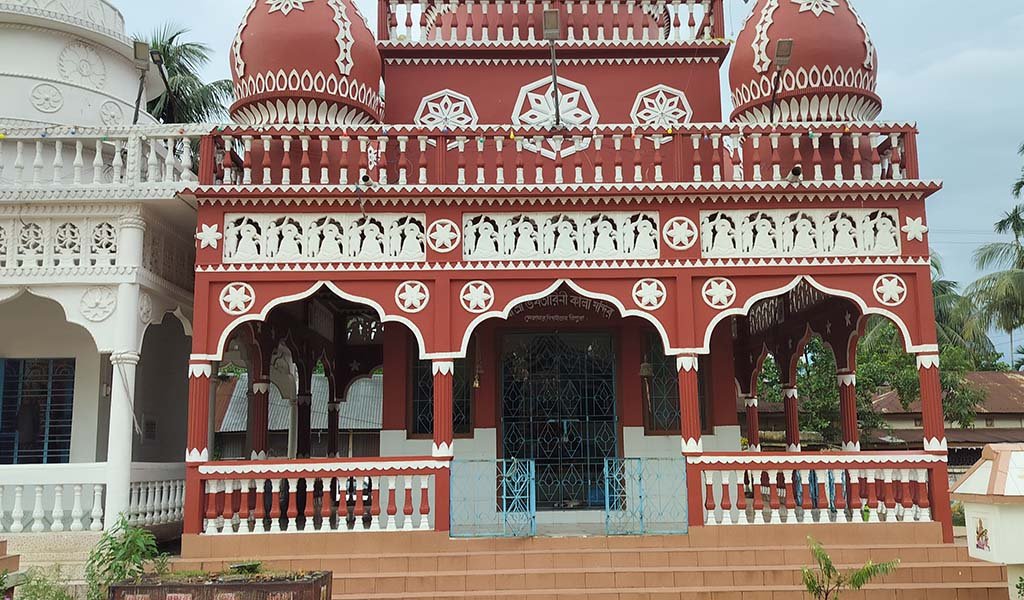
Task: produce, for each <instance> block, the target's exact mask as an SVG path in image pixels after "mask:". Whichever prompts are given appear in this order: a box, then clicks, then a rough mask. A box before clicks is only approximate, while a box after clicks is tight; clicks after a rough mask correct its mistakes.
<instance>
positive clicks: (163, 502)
mask: <svg viewBox="0 0 1024 600" xmlns="http://www.w3.org/2000/svg"><path fill="white" fill-rule="evenodd" d="M169 485H170V484H169V483H168V482H166V481H158V482H157V483H156V488H157V498H158V499H159V501H160V514H159V515H158V516H157V518H156V523H157V524H158V525H160V524H163V523H167V522H168V521H169V519H168V518H167V517H168V514H167V511H168V510H169V509H170V505H169V503H168V500H169V499H168V497H167V493H168V492H169V491H170V488H169V487H168V486H169Z"/></svg>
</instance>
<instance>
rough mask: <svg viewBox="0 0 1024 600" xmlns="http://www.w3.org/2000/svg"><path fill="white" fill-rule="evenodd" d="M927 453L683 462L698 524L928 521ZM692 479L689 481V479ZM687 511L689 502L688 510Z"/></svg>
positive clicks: (931, 466)
mask: <svg viewBox="0 0 1024 600" xmlns="http://www.w3.org/2000/svg"><path fill="white" fill-rule="evenodd" d="M941 460H942V457H938V456H935V455H928V454H910V453H907V454H901V453H892V454H890V453H872V452H862V453H845V454H833V453H825V454H802V453H785V454H706V455H703V456H699V457H691V458H689V459H688V463H689V464H688V467H687V477H688V485H699V486H701V487H702V488H703V500H704V506H703V514H704V524H705V525H757V524H810V523H864V522H881V521H885V522H890V521H931V520H932V515H931V509H930V507H931V506H932V504H933V499H932V497H931V494H932V487H931V481H932V480H933V477H934V475H935V473H934V471H935V468H936V466H937V465H938V464H939V462H940V461H941ZM691 478H692V479H691ZM691 510H692V507H691Z"/></svg>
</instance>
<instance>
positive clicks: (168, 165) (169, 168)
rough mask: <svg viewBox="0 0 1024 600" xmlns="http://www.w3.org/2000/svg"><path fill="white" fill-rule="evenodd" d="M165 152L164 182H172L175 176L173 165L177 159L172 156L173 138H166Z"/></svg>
mask: <svg viewBox="0 0 1024 600" xmlns="http://www.w3.org/2000/svg"><path fill="white" fill-rule="evenodd" d="M166 144H167V148H166V154H165V155H164V183H172V182H174V181H175V180H176V177H175V173H174V170H175V165H176V164H177V159H176V158H175V156H174V148H175V145H176V144H175V140H174V139H172V138H167V142H166Z"/></svg>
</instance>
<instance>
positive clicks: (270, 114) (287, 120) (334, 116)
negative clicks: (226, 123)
mask: <svg viewBox="0 0 1024 600" xmlns="http://www.w3.org/2000/svg"><path fill="white" fill-rule="evenodd" d="M352 85H353V87H355V86H356V85H357V82H353V84H352ZM236 87H237V86H236ZM247 98H248V97H242V100H246V99H247ZM371 110H372V108H371ZM231 118H232V119H234V120H235V122H237V123H239V124H241V125H250V126H257V125H281V124H290V125H313V124H321V125H332V126H345V127H357V126H364V125H373V124H375V123H376V119H379V118H380V117H379V116H377V115H371V114H369V113H367V112H366V110H364V109H363V108H360V107H355V106H349V105H348V104H345V103H343V102H339V101H337V100H305V99H301V98H300V99H299V100H298V101H295V100H288V101H287V102H285V101H283V100H262V101H258V102H246V103H245V104H244V105H242V106H237V105H236V106H233V107H232V108H231Z"/></svg>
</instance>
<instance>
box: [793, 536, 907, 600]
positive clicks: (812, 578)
mask: <svg viewBox="0 0 1024 600" xmlns="http://www.w3.org/2000/svg"><path fill="white" fill-rule="evenodd" d="M807 541H808V543H809V544H810V546H811V556H813V557H814V562H816V563H817V569H810V568H808V567H804V568H803V582H804V587H805V588H807V592H808V593H809V594H810V595H811V596H812V597H814V598H817V599H818V600H834V599H836V598H838V597H839V594H840V593H841V592H842V591H843V590H846V589H850V590H859V589H861V588H862V587H864V586H865V585H867V583H868V582H870V581H871V580H872V579H876V578H878V577H884V576H885V575H888V574H890V573H892V572H893V571H895V570H896V568H897V567H898V566H899V565H900V561H899V559H897V560H893V561H889V562H884V563H873V562H871V561H868V562H867V564H865V565H864V566H863V567H861V568H859V569H857V570H855V571H851V572H850V573H840V572H839V569H836V567H835V565H834V564H833V563H832V557H830V556H829V555H828V552H826V551H825V549H824V548H822V547H821V544H819V543H818V542H817V541H815V540H814V538H811V537H808V538H807Z"/></svg>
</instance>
